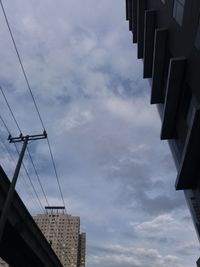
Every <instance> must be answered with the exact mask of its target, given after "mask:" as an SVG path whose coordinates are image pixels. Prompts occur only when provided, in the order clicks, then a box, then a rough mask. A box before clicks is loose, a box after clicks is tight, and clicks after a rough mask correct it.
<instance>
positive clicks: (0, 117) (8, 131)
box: [0, 115, 42, 207]
mask: <svg viewBox="0 0 200 267" xmlns="http://www.w3.org/2000/svg"><path fill="white" fill-rule="evenodd" d="M0 120H1V121H2V123H3V125H4V127H5V129H6V131H7V133H8V134H9V135H10V134H11V132H10V130H9V128H8V126H7V125H6V123H5V121H4V119H3V117H2V116H1V115H0ZM14 146H15V150H16V152H17V154H18V155H19V150H18V147H17V145H16V143H14ZM22 166H23V168H24V170H25V173H26V175H27V177H28V179H29V181H30V184H31V186H32V188H33V191H34V193H35V195H36V198H37V201H38V203H39V205H40V207H42V203H41V201H40V199H39V196H38V194H37V191H36V189H35V186H34V184H33V183H32V181H31V178H30V175H29V173H28V171H27V169H26V166H25V165H24V163H23V162H22Z"/></svg>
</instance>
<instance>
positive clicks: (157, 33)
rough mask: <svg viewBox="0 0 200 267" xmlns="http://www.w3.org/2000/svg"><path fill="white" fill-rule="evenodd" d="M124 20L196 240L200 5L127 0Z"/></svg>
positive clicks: (190, 0) (182, 0)
mask: <svg viewBox="0 0 200 267" xmlns="http://www.w3.org/2000/svg"><path fill="white" fill-rule="evenodd" d="M126 19H127V20H128V21H129V30H130V31H131V32H132V33H133V43H137V57H138V58H139V59H143V63H144V64H143V66H144V68H143V77H144V78H148V79H149V82H150V86H151V100H150V102H151V104H156V105H157V107H158V111H159V114H160V117H161V121H162V126H161V133H160V137H161V139H162V140H168V142H169V146H170V148H171V151H172V155H173V157H174V160H175V164H176V167H177V177H176V180H175V187H176V189H177V190H183V191H184V193H185V197H186V200H187V203H188V206H189V209H190V211H191V215H192V218H193V221H194V225H195V228H196V231H197V235H198V238H199V240H200V169H199V159H200V1H199V0H126ZM199 261H200V260H199ZM198 264H199V265H198ZM197 265H198V266H200V263H198V262H197Z"/></svg>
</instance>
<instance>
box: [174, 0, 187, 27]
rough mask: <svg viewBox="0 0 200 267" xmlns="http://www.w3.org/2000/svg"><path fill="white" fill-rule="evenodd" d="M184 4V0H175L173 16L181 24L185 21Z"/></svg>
mask: <svg viewBox="0 0 200 267" xmlns="http://www.w3.org/2000/svg"><path fill="white" fill-rule="evenodd" d="M184 4H185V1H184V0H179V1H178V0H175V1H174V10H173V16H174V18H175V19H176V21H177V22H178V24H179V25H180V26H181V25H182V22H183V15H184Z"/></svg>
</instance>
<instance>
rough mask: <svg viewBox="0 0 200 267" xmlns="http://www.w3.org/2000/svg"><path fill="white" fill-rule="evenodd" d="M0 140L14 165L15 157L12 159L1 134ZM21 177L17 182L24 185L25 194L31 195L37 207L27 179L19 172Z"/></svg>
mask: <svg viewBox="0 0 200 267" xmlns="http://www.w3.org/2000/svg"><path fill="white" fill-rule="evenodd" d="M0 142H1V144H2V146H3V149H4V151H5V152H6V153H7V155H8V156H9V158H10V159H11V162H12V164H13V166H14V165H15V159H14V157H13V155H12V154H11V152H10V151H9V149H8V148H7V146H6V145H5V143H4V141H3V139H2V137H1V136H0ZM21 177H22V179H21V180H20V181H19V182H21V184H22V186H23V187H24V192H25V193H26V194H28V196H29V197H30V196H31V198H32V201H33V202H34V204H35V208H36V209H37V204H38V203H37V202H36V200H35V197H34V195H33V192H32V191H31V190H30V187H29V186H28V184H27V183H26V182H27V181H26V179H25V177H24V175H22V173H21ZM27 190H28V191H29V192H27ZM36 203H37V204H36ZM39 207H40V205H39Z"/></svg>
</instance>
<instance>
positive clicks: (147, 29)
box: [143, 10, 156, 78]
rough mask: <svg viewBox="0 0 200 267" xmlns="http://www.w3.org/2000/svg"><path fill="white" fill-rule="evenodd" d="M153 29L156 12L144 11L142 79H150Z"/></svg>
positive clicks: (154, 27)
mask: <svg viewBox="0 0 200 267" xmlns="http://www.w3.org/2000/svg"><path fill="white" fill-rule="evenodd" d="M155 29H156V11H155V10H146V11H145V25H144V71H143V78H151V77H152V68H153V50H154V38H155Z"/></svg>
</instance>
